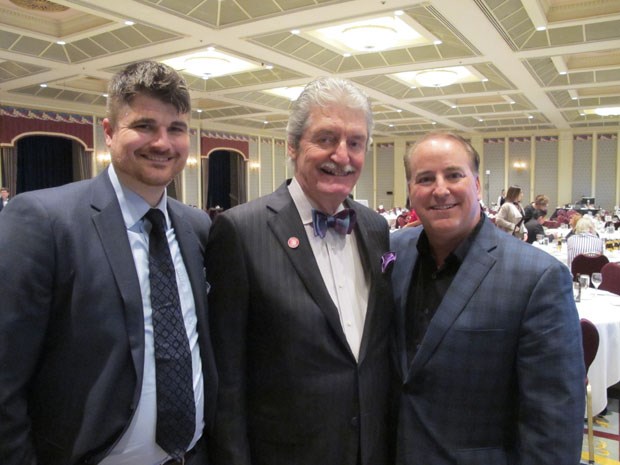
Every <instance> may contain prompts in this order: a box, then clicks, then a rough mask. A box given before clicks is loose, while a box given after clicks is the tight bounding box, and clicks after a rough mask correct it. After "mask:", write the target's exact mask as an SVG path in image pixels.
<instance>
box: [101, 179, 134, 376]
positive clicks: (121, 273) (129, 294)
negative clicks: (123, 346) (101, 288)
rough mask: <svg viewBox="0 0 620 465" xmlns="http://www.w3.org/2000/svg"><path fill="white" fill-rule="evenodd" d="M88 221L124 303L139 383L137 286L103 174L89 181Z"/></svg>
mask: <svg viewBox="0 0 620 465" xmlns="http://www.w3.org/2000/svg"><path fill="white" fill-rule="evenodd" d="M91 206H92V208H93V210H94V213H93V216H92V220H93V223H94V225H95V229H96V230H97V233H98V235H99V239H100V240H101V245H102V247H103V250H104V252H105V255H106V258H107V260H108V263H109V264H110V268H111V269H112V274H113V276H114V280H115V282H116V285H117V288H118V290H119V293H120V295H121V298H122V299H123V302H124V303H125V308H124V316H125V325H126V327H127V337H128V339H129V345H130V347H131V356H132V359H133V363H134V368H135V371H136V375H137V384H138V385H141V384H142V371H143V366H144V312H143V306H142V295H141V294H140V283H139V281H138V275H137V272H136V266H135V264H134V261H133V255H132V252H131V248H130V246H129V241H128V239H127V230H126V228H125V222H124V220H123V215H122V213H121V208H120V206H119V204H118V200H117V198H116V194H115V193H114V188H113V187H112V183H111V182H110V180H109V178H108V174H107V171H104V172H103V173H101V174H100V175H99V176H97V177H96V178H95V179H94V180H93V195H92V199H91Z"/></svg>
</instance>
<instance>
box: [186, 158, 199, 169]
mask: <svg viewBox="0 0 620 465" xmlns="http://www.w3.org/2000/svg"><path fill="white" fill-rule="evenodd" d="M196 165H198V160H197V159H196V157H188V158H187V166H190V167H192V168H193V167H195V166H196Z"/></svg>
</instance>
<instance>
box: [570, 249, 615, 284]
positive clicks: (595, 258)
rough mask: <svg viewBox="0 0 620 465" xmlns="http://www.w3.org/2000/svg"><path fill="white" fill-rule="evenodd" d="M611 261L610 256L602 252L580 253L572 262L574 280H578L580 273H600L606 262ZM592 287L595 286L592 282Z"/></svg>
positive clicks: (571, 269)
mask: <svg viewBox="0 0 620 465" xmlns="http://www.w3.org/2000/svg"><path fill="white" fill-rule="evenodd" d="M607 263H609V258H607V257H606V256H605V255H601V254H579V255H577V256H576V257H575V258H573V261H572V263H571V264H570V271H571V273H572V274H573V281H575V282H576V281H577V275H578V274H587V275H590V276H591V275H592V273H599V272H600V271H601V268H603V266H605V264H607ZM590 287H594V286H593V285H592V283H590Z"/></svg>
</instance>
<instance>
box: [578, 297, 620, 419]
mask: <svg viewBox="0 0 620 465" xmlns="http://www.w3.org/2000/svg"><path fill="white" fill-rule="evenodd" d="M577 310H578V311H579V317H580V318H587V319H588V320H590V321H591V322H592V323H594V325H595V326H596V329H598V334H599V346H598V352H597V353H596V357H595V359H594V361H593V362H592V365H590V369H589V370H588V379H589V380H590V385H591V386H592V413H593V414H594V415H597V414H599V413H600V412H602V411H603V410H604V409H605V407H606V406H607V388H608V387H609V386H613V385H614V384H616V383H617V382H618V381H620V296H619V295H616V294H612V293H609V292H606V291H598V295H597V296H596V297H594V289H588V290H587V291H586V293H585V295H584V294H583V293H582V298H581V302H577Z"/></svg>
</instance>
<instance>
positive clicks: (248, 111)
mask: <svg viewBox="0 0 620 465" xmlns="http://www.w3.org/2000/svg"><path fill="white" fill-rule="evenodd" d="M399 10H400V11H399ZM395 12H397V15H399V16H398V17H399V18H401V19H402V20H403V21H404V22H405V23H407V24H409V25H412V27H414V28H416V30H418V31H421V34H422V37H421V39H420V40H419V42H417V43H414V42H412V43H408V44H405V45H395V46H390V47H387V48H385V49H381V48H380V47H375V46H374V42H373V41H374V40H375V39H376V40H378V35H377V36H375V35H373V33H369V34H367V35H366V36H361V38H360V39H358V40H360V41H362V40H366V41H367V44H368V45H365V44H362V45H363V47H362V48H364V47H365V48H364V49H363V50H362V51H355V50H354V51H351V52H349V53H346V52H345V53H343V52H342V50H340V49H339V48H338V47H337V46H336V44H335V42H331V41H329V40H327V41H326V40H322V39H321V38H320V37H319V36H318V35H317V34H316V30H317V29H319V28H321V27H324V26H331V25H339V24H342V23H355V22H356V21H361V20H373V18H379V17H390V18H391V17H394V15H395ZM127 21H129V22H128V23H126V22H127ZM0 25H1V26H0V104H2V105H9V106H20V107H33V108H40V109H49V110H56V111H61V112H78V113H86V114H95V115H103V114H104V106H105V97H104V96H103V94H104V93H105V90H106V85H107V80H108V79H109V77H110V76H111V75H112V74H113V73H114V72H115V71H117V70H118V69H120V68H121V67H123V66H125V65H126V64H128V63H131V62H133V61H136V60H140V59H144V58H147V57H148V58H153V59H156V60H162V61H163V60H168V59H172V58H175V57H177V56H180V55H186V54H190V53H196V52H205V51H207V49H208V48H209V47H212V48H213V49H214V50H215V51H217V52H221V53H224V54H226V55H227V56H230V57H234V58H238V59H241V60H244V61H245V62H247V63H249V64H251V65H254V67H253V68H252V69H250V70H247V71H240V72H236V73H234V74H231V75H215V74H214V75H212V76H207V75H204V76H195V75H191V74H189V73H187V72H185V71H182V72H183V73H184V74H185V77H186V79H187V81H188V83H189V85H190V87H191V92H192V99H193V107H194V112H193V120H194V121H200V125H201V127H202V128H205V129H214V130H225V131H234V132H243V133H264V134H271V135H276V136H282V135H283V134H284V129H285V126H286V119H287V115H288V108H289V105H290V100H289V99H288V98H286V97H282V96H277V95H274V94H273V93H269V92H265V91H267V90H271V89H274V88H287V87H298V86H303V85H304V84H305V83H307V82H308V81H309V80H311V79H312V78H314V77H316V76H322V75H328V74H333V75H339V76H342V77H346V78H349V79H351V80H353V81H355V82H356V83H358V84H359V85H360V86H361V87H362V88H364V90H365V91H366V92H367V93H368V95H369V96H370V97H371V99H372V102H373V108H374V111H375V120H376V129H375V137H381V136H387V137H390V136H402V137H415V136H416V135H419V134H421V133H424V132H426V131H429V130H431V129H434V128H435V129H436V128H444V129H452V130H456V131H459V132H465V133H485V134H491V135H493V134H499V133H513V132H514V133H516V132H520V133H523V132H526V133H527V132H532V133H533V132H538V131H547V130H550V131H558V130H570V129H573V130H580V129H583V128H587V129H588V130H592V129H596V130H598V129H599V128H600V129H601V130H607V129H609V130H614V131H617V130H619V128H620V116H598V115H597V114H594V110H595V109H596V108H600V107H604V108H608V107H620V1H619V0H590V1H587V0H428V1H416V0H344V1H337V0H107V1H101V0H74V1H57V2H54V3H52V2H48V1H44V0H0ZM383 29H385V28H383ZM376 30H377V34H379V33H380V32H381V31H379V30H378V29H376ZM358 32H359V31H358ZM456 67H459V68H460V69H464V70H466V71H468V72H469V76H470V77H469V78H468V79H466V80H465V81H464V82H455V83H453V84H450V85H446V86H444V87H424V86H423V85H420V84H419V83H418V82H417V81H416V80H415V78H414V80H413V81H411V80H410V81H407V79H406V77H407V75H415V74H416V73H419V72H421V71H428V70H436V69H442V70H446V69H447V70H448V71H450V70H454V69H456ZM402 73H404V74H402ZM427 74H428V73H427ZM207 77H208V78H207ZM198 110H200V112H198Z"/></svg>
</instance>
